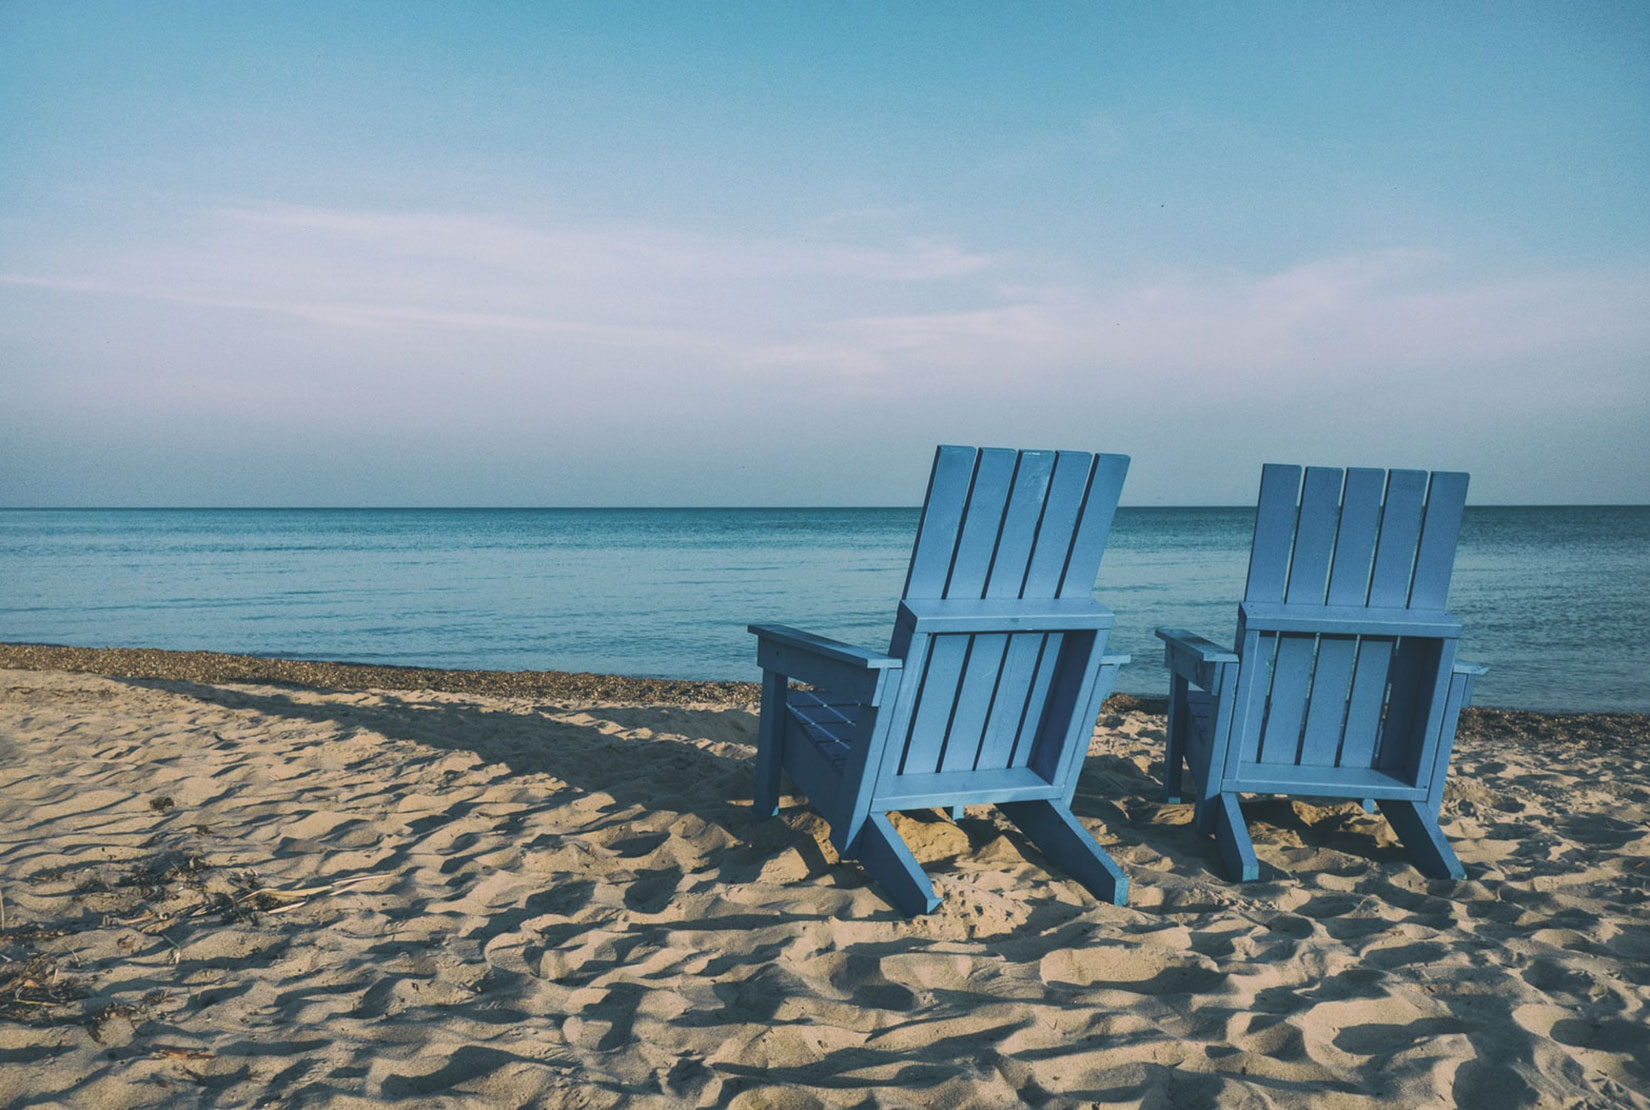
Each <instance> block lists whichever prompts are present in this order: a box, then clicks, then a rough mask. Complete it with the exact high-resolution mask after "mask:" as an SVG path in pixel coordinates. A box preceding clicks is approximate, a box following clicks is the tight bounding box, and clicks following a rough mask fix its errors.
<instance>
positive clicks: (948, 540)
mask: <svg viewBox="0 0 1650 1110" xmlns="http://www.w3.org/2000/svg"><path fill="white" fill-rule="evenodd" d="M1128 465H1129V460H1128V457H1127V456H1126V455H1096V454H1090V453H1089V452H1086V451H1016V450H1012V449H1006V448H983V449H982V448H974V447H949V446H947V447H941V448H939V450H938V451H937V452H936V453H935V456H934V470H933V473H932V475H931V477H930V478H929V482H928V496H927V498H926V499H925V501H924V504H923V510H922V521H921V523H920V524H919V525H918V527H917V538H916V543H915V545H914V546H913V549H912V552H911V567H910V570H909V572H908V574H907V576H906V582H905V595H904V596H905V599H906V600H915V599H941V598H950V599H960V598H968V599H976V600H978V599H982V598H991V599H1004V600H1006V599H1020V600H1022V601H1023V602H1024V603H1025V605H1026V606H1027V609H1028V611H1035V609H1036V607H1037V606H1038V605H1039V604H1043V605H1046V604H1047V603H1048V602H1049V601H1050V600H1052V599H1056V598H1073V597H1077V598H1087V597H1090V596H1091V595H1092V593H1093V590H1094V580H1095V576H1096V575H1097V574H1098V573H1099V569H1100V557H1101V555H1102V554H1104V552H1105V548H1106V537H1107V535H1108V534H1109V533H1110V531H1111V524H1112V518H1113V516H1114V515H1115V513H1116V511H1117V498H1118V495H1119V493H1120V492H1121V491H1122V487H1123V478H1124V475H1125V474H1126V473H1127V471H1128ZM911 636H912V625H911V624H910V623H909V622H908V621H906V620H905V619H903V616H902V619H901V620H900V621H899V622H897V623H896V624H895V626H894V637H893V641H892V643H891V645H890V648H889V654H891V655H898V656H900V657H902V658H905V657H906V655H907V651H908V649H909V647H910V643H911ZM1081 639H1082V637H1080V636H1077V635H1076V634H1060V633H1040V632H1026V633H980V634H975V633H955V634H945V635H936V636H934V637H933V638H932V641H931V642H930V643H929V644H928V645H927V652H926V657H925V660H924V663H923V666H922V670H921V673H920V675H915V676H907V677H908V680H909V678H911V677H915V678H917V679H918V681H919V682H920V684H921V685H920V687H919V688H918V689H917V690H916V691H915V695H916V702H915V709H914V710H913V711H912V713H911V716H910V719H909V723H908V725H907V726H906V727H905V728H904V729H903V734H902V735H900V736H896V737H893V738H892V740H893V743H892V744H891V746H890V747H891V748H897V751H892V750H891V751H890V753H889V763H890V766H891V767H894V768H895V769H896V773H897V774H900V775H909V774H930V773H935V772H947V771H959V770H991V769H1001V768H1009V767H1026V766H1031V767H1033V768H1034V769H1037V770H1039V771H1040V772H1042V773H1045V774H1052V773H1053V766H1052V763H1050V766H1048V767H1044V766H1042V765H1041V764H1042V763H1043V762H1045V761H1053V762H1058V758H1059V755H1058V753H1054V752H1052V751H1051V746H1050V745H1048V744H1039V738H1040V737H1041V736H1042V735H1043V734H1044V732H1045V727H1044V726H1045V719H1046V718H1048V717H1049V715H1050V710H1049V707H1050V706H1051V705H1055V706H1056V710H1055V712H1056V713H1057V712H1058V711H1059V710H1060V709H1061V708H1063V707H1061V706H1059V705H1058V703H1059V701H1060V694H1061V692H1062V691H1063V690H1065V687H1064V686H1062V681H1063V680H1064V681H1067V685H1069V672H1071V671H1072V669H1073V667H1074V666H1079V667H1080V666H1081V664H1082V663H1084V662H1086V660H1087V656H1086V655H1085V654H1083V653H1082V652H1080V651H1079V650H1077V649H1078V647H1079V646H1080V645H1079V644H1078V641H1079V640H1081ZM1092 639H1093V638H1092V636H1090V637H1089V638H1088V640H1087V641H1084V645H1081V646H1086V645H1087V644H1088V643H1091V642H1092ZM1068 641H1070V642H1069V643H1068ZM902 696H903V693H902Z"/></svg>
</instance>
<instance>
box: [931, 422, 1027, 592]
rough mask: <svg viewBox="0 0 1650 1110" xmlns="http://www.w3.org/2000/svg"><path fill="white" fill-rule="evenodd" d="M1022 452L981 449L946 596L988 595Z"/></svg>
mask: <svg viewBox="0 0 1650 1110" xmlns="http://www.w3.org/2000/svg"><path fill="white" fill-rule="evenodd" d="M1018 460H1019V452H1018V451H1011V450H1007V449H1005V448H1001V447H990V448H986V449H985V450H983V451H981V452H980V457H979V461H978V463H977V464H976V465H975V467H974V485H973V487H972V488H971V489H970V490H969V491H968V504H967V506H965V508H964V509H963V522H962V527H961V528H960V529H959V530H958V536H957V553H956V554H955V555H954V556H952V559H951V572H950V574H949V575H947V577H946V581H945V591H944V596H946V597H962V598H979V597H984V596H985V579H986V574H987V573H988V572H989V571H990V569H991V558H992V556H993V555H995V554H996V552H997V537H998V536H999V535H1001V534H1002V528H1003V509H1004V508H1005V507H1006V506H1007V504H1008V492H1009V490H1010V489H1011V488H1012V486H1013V482H1014V465H1015V463H1016V462H1017V461H1018Z"/></svg>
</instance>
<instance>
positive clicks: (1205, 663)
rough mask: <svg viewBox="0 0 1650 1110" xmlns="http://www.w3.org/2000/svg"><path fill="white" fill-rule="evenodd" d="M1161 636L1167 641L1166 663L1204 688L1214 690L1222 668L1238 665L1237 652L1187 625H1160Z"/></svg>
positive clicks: (1181, 675)
mask: <svg viewBox="0 0 1650 1110" xmlns="http://www.w3.org/2000/svg"><path fill="white" fill-rule="evenodd" d="M1157 638H1158V639H1160V640H1162V641H1163V665H1164V666H1165V667H1168V668H1169V670H1170V671H1172V672H1174V673H1175V674H1176V675H1178V676H1179V677H1181V678H1184V679H1186V680H1187V681H1188V682H1191V683H1193V684H1195V685H1197V686H1199V687H1201V688H1202V689H1204V690H1209V689H1213V687H1214V685H1215V680H1216V677H1217V676H1218V674H1219V673H1220V671H1221V670H1222V669H1224V668H1226V667H1231V666H1236V665H1237V661H1238V656H1237V652H1235V651H1232V650H1230V649H1228V648H1223V647H1221V646H1220V645H1219V644H1216V643H1212V642H1210V641H1208V640H1205V639H1204V638H1203V637H1202V636H1198V635H1195V634H1193V633H1191V632H1187V631H1186V630H1185V629H1184V628H1159V629H1158V630H1157Z"/></svg>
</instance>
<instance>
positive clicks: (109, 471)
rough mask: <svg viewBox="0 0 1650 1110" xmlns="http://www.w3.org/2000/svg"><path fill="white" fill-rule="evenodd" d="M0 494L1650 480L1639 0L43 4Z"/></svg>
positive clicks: (232, 499) (30, 1) (6, 49)
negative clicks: (1061, 468) (937, 461)
mask: <svg viewBox="0 0 1650 1110" xmlns="http://www.w3.org/2000/svg"><path fill="white" fill-rule="evenodd" d="M0 104H3V105H4V110H3V111H0V506H11V507H26V506H127V505H133V506H138V505H142V506H154V505H176V506H210V505H249V506H257V505H419V506H423V505H429V506H437V505H476V506H488V505H570V506H577V505H914V504H917V503H919V502H920V501H921V499H922V493H923V485H924V482H925V480H926V477H927V471H928V465H929V460H930V458H931V456H932V452H933V448H934V445H935V444H937V443H971V444H981V445H999V446H1014V447H1056V448H1076V449H1084V450H1104V451H1118V452H1123V453H1125V454H1128V455H1130V456H1132V459H1133V462H1132V465H1131V469H1130V473H1129V478H1128V482H1127V485H1126V486H1125V489H1124V495H1123V501H1124V503H1125V504H1135V505H1159V504H1167V505H1175V504H1245V503H1251V504H1252V503H1253V499H1254V495H1255V490H1256V487H1257V485H1258V481H1259V473H1260V466H1261V464H1262V463H1264V462H1268V461H1278V462H1295V463H1306V464H1322V465H1334V466H1349V465H1358V466H1381V467H1417V468H1422V469H1452V470H1467V471H1469V472H1471V474H1472V475H1473V479H1472V487H1471V492H1470V495H1469V499H1470V501H1471V502H1475V503H1480V504H1527V503H1555V502H1556V503H1647V502H1650V4H1644V3H1639V2H1628V3H1603V2H1599V3H1569V2H1565V3H1543V4H1528V3H1516V2H1496V3H1468V2H1452V3H1448V4H1440V3H1407V2H1401V0H1396V2H1390V3H1380V4H1361V3H1344V4H1342V3H1301V4H1247V5H1234V4H1204V3H1175V2H1168V3H1144V2H1142V3H1100V2H1094V3H1073V4H1062V3H1038V4H1007V3H1001V2H994V3H957V4H952V3H946V4H934V3H910V4H906V3H893V2H889V3H881V2H879V3H871V2H869V0H862V2H847V0H835V2H823V0H822V2H819V3H807V4H791V3H778V2H765V3H735V2H729V3H714V4H713V3H694V2H680V3H628V2H622V0H615V2H603V3H595V2H592V3H576V2H566V3H561V2H558V3H548V4H544V3H536V2H535V3H501V2H490V3H474V4H453V3H419V2H415V0H395V2H390V3H369V2H356V3H348V4H340V3H303V2H298V0H287V2H283V3H279V4H227V3H203V4H181V3H163V2H148V3H140V2H122V3H98V2H94V0H80V2H76V3H73V4H63V3H59V2H57V0H3V2H0Z"/></svg>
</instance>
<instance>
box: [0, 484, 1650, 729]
mask: <svg viewBox="0 0 1650 1110" xmlns="http://www.w3.org/2000/svg"><path fill="white" fill-rule="evenodd" d="M1253 516H1254V514H1253V510H1252V509H1145V508H1137V509H1127V508H1126V509H1122V510H1120V511H1119V512H1118V515H1117V523H1116V526H1115V528H1114V530H1113V532H1112V538H1111V543H1110V546H1109V548H1108V550H1107V552H1106V557H1105V561H1104V562H1103V563H1102V564H1101V567H1100V579H1099V583H1098V585H1097V586H1096V589H1095V594H1096V596H1098V597H1099V598H1100V599H1101V600H1102V601H1104V602H1105V603H1106V604H1108V605H1109V606H1111V607H1112V608H1113V609H1114V610H1116V612H1117V628H1116V631H1115V632H1114V633H1113V635H1112V641H1111V647H1112V648H1114V649H1115V650H1119V651H1126V652H1130V653H1132V654H1133V656H1134V663H1133V664H1132V665H1131V666H1129V667H1126V668H1124V670H1123V672H1122V677H1121V678H1120V679H1119V681H1118V689H1121V690H1129V691H1134V692H1137V693H1158V692H1163V691H1165V690H1166V689H1167V680H1166V678H1165V672H1164V671H1163V668H1162V663H1161V659H1162V654H1161V647H1160V644H1159V641H1158V640H1157V639H1155V638H1154V637H1153V636H1152V630H1153V629H1154V628H1158V627H1163V626H1176V627H1182V628H1189V629H1191V630H1193V631H1195V632H1200V633H1202V634H1203V635H1206V636H1208V637H1209V638H1211V639H1213V640H1216V641H1224V642H1230V639H1231V635H1232V631H1233V624H1234V619H1235V615H1236V599H1237V597H1238V594H1239V593H1240V592H1241V590H1242V588H1243V579H1244V573H1245V568H1246V566H1247V563H1248V547H1249V535H1250V530H1251V528H1252V527H1253ZM916 524H917V511H916V510H915V509H473V510H470V509H452V510H425V509H348V510H331V509H296V510H281V509H211V510H196V509H163V510H133V509H123V510H79V509H74V510H0V640H8V641H22V642H33V643H52V644H69V645H75V646H82V647H111V646H112V647H162V648H181V649H198V650H209V651H227V652H239V653H243V654H251V655H268V656H281V657H289V658H306V659H331V660H351V661H357V662H367V663H392V664H402V665H417V666H436V667H450V668H487V669H499V670H529V669H531V670H543V669H553V670H568V671H606V672H614V673H620V674H630V675H656V676H664V677H675V678H736V679H754V678H756V677H758V672H757V670H756V667H755V664H754V662H753V656H754V640H753V639H752V637H751V636H749V635H748V634H747V633H746V632H745V625H746V624H748V623H751V622H760V621H777V622H782V623H786V624H793V625H797V626H800V627H802V628H806V629H808V630H810V631H814V632H819V633H822V634H824V635H829V636H836V637H838V638H841V639H846V640H850V641H853V642H855V643H860V644H864V645H866V646H869V647H878V648H880V647H884V646H886V643H887V639H888V634H889V630H890V628H891V626H892V622H893V613H894V606H895V602H896V600H897V598H898V597H899V593H900V590H901V588H902V586H903V585H904V576H905V563H906V560H907V558H908V557H909V555H910V549H911V540H912V536H913V535H914V533H915V530H916ZM1647 553H1650V508H1646V507H1630V508H1617V507H1612V508H1582V507H1562V508H1548V507H1541V508H1499V507H1488V508H1469V509H1468V510H1467V517H1466V523H1465V525H1464V527H1463V530H1462V534H1461V547H1460V552H1459V554H1458V556H1457V559H1456V567H1455V578H1454V581H1453V586H1452V588H1451V591H1450V607H1451V608H1452V609H1453V610H1454V611H1455V613H1456V614H1457V615H1458V616H1459V617H1460V618H1461V620H1462V621H1463V623H1464V624H1465V627H1466V631H1465V634H1464V637H1463V643H1462V655H1463V656H1464V657H1466V658H1469V659H1473V660H1477V661H1479V662H1483V663H1487V664H1488V665H1489V666H1490V673H1489V674H1488V675H1487V676H1485V677H1484V678H1483V679H1482V680H1480V682H1479V686H1478V693H1477V697H1476V701H1477V703H1478V704H1480V705H1493V706H1505V707H1519V708H1530V709H1553V710H1583V709H1594V710H1602V709H1616V710H1635V711H1641V712H1643V711H1650V683H1647V681H1646V680H1647V677H1650V554H1647Z"/></svg>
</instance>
